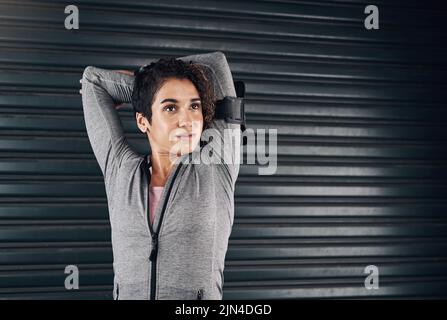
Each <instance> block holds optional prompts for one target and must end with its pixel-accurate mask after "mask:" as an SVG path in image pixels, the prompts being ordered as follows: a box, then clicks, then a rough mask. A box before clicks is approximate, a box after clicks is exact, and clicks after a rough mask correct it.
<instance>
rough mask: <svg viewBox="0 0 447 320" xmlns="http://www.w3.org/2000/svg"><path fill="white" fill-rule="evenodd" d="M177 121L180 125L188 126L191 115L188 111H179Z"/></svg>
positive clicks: (190, 122) (190, 123)
mask: <svg viewBox="0 0 447 320" xmlns="http://www.w3.org/2000/svg"><path fill="white" fill-rule="evenodd" d="M178 121H179V126H180V127H190V126H191V125H192V116H191V114H190V113H189V112H188V111H181V112H180V114H179V120H178Z"/></svg>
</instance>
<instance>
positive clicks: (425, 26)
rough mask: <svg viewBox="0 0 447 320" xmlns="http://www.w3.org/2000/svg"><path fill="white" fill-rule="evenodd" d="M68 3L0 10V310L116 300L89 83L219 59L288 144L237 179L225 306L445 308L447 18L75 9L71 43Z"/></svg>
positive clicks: (118, 6)
mask: <svg viewBox="0 0 447 320" xmlns="http://www.w3.org/2000/svg"><path fill="white" fill-rule="evenodd" d="M433 3H434V2H433ZM67 4H68V3H67V1H20V2H17V1H5V0H0V130H1V131H0V132H1V136H0V154H1V158H0V175H1V176H0V177H1V181H0V197H1V198H0V201H1V205H0V299H13V298H85V299H110V298H111V297H112V296H111V293H112V281H113V273H112V251H111V244H110V226H109V222H108V211H107V203H106V195H105V190H104V186H103V181H102V176H101V173H100V170H99V167H98V166H97V164H96V161H95V159H94V156H93V153H92V150H91V148H90V145H89V142H88V139H87V135H86V132H85V126H84V121H83V115H82V108H81V100H80V96H79V95H78V89H79V83H78V80H79V78H80V76H81V73H82V70H83V68H84V67H85V66H87V65H96V66H101V67H105V68H112V69H122V68H128V69H133V68H135V67H136V66H139V65H141V64H143V63H147V62H148V61H152V60H154V59H157V58H159V57H161V56H164V55H173V56H181V55H188V54H194V53H201V52H209V51H216V50H220V51H223V52H224V53H225V54H226V56H227V59H228V61H229V63H230V66H231V68H232V70H233V71H234V77H235V79H238V80H244V81H245V82H246V85H247V102H246V111H247V125H248V127H250V128H254V129H261V128H265V129H269V128H277V129H278V133H279V136H278V168H277V172H276V174H275V175H273V176H258V175H257V167H256V166H252V165H243V166H242V167H241V172H240V177H239V180H238V183H237V190H236V198H235V201H236V214H235V225H234V229H233V233H232V236H231V239H230V245H229V251H228V253H227V265H226V270H225V287H224V298H225V299H240V298H254V299H266V298H313V297H319V298H332V297H337V298H340V297H358V298H364V297H446V296H447V250H446V249H447V242H446V240H447V239H446V236H447V225H446V219H447V216H446V209H447V202H446V178H447V175H446V173H445V168H446V160H447V159H446V155H447V153H446V144H445V142H446V126H445V125H446V121H447V111H446V91H447V90H446V89H447V87H446V86H447V81H446V77H445V74H446V73H445V72H446V67H447V64H446V60H445V57H446V56H447V55H446V51H447V50H446V45H445V33H443V31H444V30H442V25H443V20H445V19H444V17H445V16H446V13H447V12H446V11H445V9H442V8H440V7H439V8H436V7H435V6H433V5H431V2H430V1H416V0H411V1H408V0H406V1H403V0H402V1H384V0H383V1H374V4H375V5H378V6H379V10H380V30H371V31H367V30H365V28H364V27H363V19H364V17H365V16H366V15H365V14H364V13H363V10H364V7H365V6H366V5H367V4H370V3H368V1H360V0H345V1H335V0H334V1H197V0H195V1H190V2H188V3H185V2H184V1H180V0H176V1H142V0H141V1H137V0H132V1H126V2H123V1H117V0H104V1H102V0H95V1H70V3H69V4H74V5H77V6H78V8H79V10H80V29H79V30H65V29H64V19H65V16H66V15H65V14H64V7H65V5H67ZM120 115H121V118H122V122H123V125H124V127H125V130H126V133H127V135H128V138H129V141H130V143H131V144H132V145H134V146H135V148H136V149H137V150H139V151H140V152H142V153H143V152H146V151H147V148H148V145H147V141H145V140H144V139H143V138H142V136H141V134H139V133H138V132H137V128H136V126H135V123H134V120H133V118H132V112H131V109H130V108H128V109H125V110H122V111H120ZM71 264H74V265H77V266H78V267H79V270H80V289H79V290H73V291H67V290H66V289H65V288H64V279H65V277H66V275H65V274H64V268H65V266H67V265H71ZM368 265H376V266H377V267H378V268H379V272H380V278H379V279H380V288H379V289H378V290H366V289H365V288H364V279H365V277H366V274H364V269H365V267H366V266H368Z"/></svg>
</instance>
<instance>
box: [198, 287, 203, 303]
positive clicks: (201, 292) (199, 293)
mask: <svg viewBox="0 0 447 320" xmlns="http://www.w3.org/2000/svg"><path fill="white" fill-rule="evenodd" d="M202 298H203V289H199V291H197V300H202Z"/></svg>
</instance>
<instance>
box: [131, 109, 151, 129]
mask: <svg viewBox="0 0 447 320" xmlns="http://www.w3.org/2000/svg"><path fill="white" fill-rule="evenodd" d="M135 119H136V121H137V126H138V129H140V131H141V132H142V133H147V132H149V127H150V124H149V121H147V119H146V117H145V116H144V115H143V114H142V113H140V112H137V113H136V114H135Z"/></svg>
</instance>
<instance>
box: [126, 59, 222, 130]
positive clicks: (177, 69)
mask: <svg viewBox="0 0 447 320" xmlns="http://www.w3.org/2000/svg"><path fill="white" fill-rule="evenodd" d="M168 78H177V79H188V80H190V81H191V82H192V83H193V84H194V86H195V87H196V89H197V91H198V93H199V96H200V99H201V102H202V114H203V130H205V129H207V128H210V126H211V122H212V121H213V118H214V111H215V99H216V97H215V93H214V89H213V86H212V84H211V83H210V81H209V80H208V78H207V76H206V72H205V69H204V67H203V66H201V65H199V64H196V63H193V62H192V61H189V63H187V62H184V61H182V60H179V59H176V58H161V59H159V60H158V61H157V62H152V63H151V64H149V65H146V66H144V67H141V68H140V70H139V71H137V72H135V80H134V85H133V92H132V106H133V111H134V115H135V114H136V112H140V113H142V114H143V115H144V116H145V117H146V118H147V119H148V121H149V123H151V118H152V109H151V107H152V103H153V102H154V98H155V95H156V93H157V92H158V90H159V89H160V88H161V87H162V86H163V84H164V83H165V82H166V80H167V79H168Z"/></svg>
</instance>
